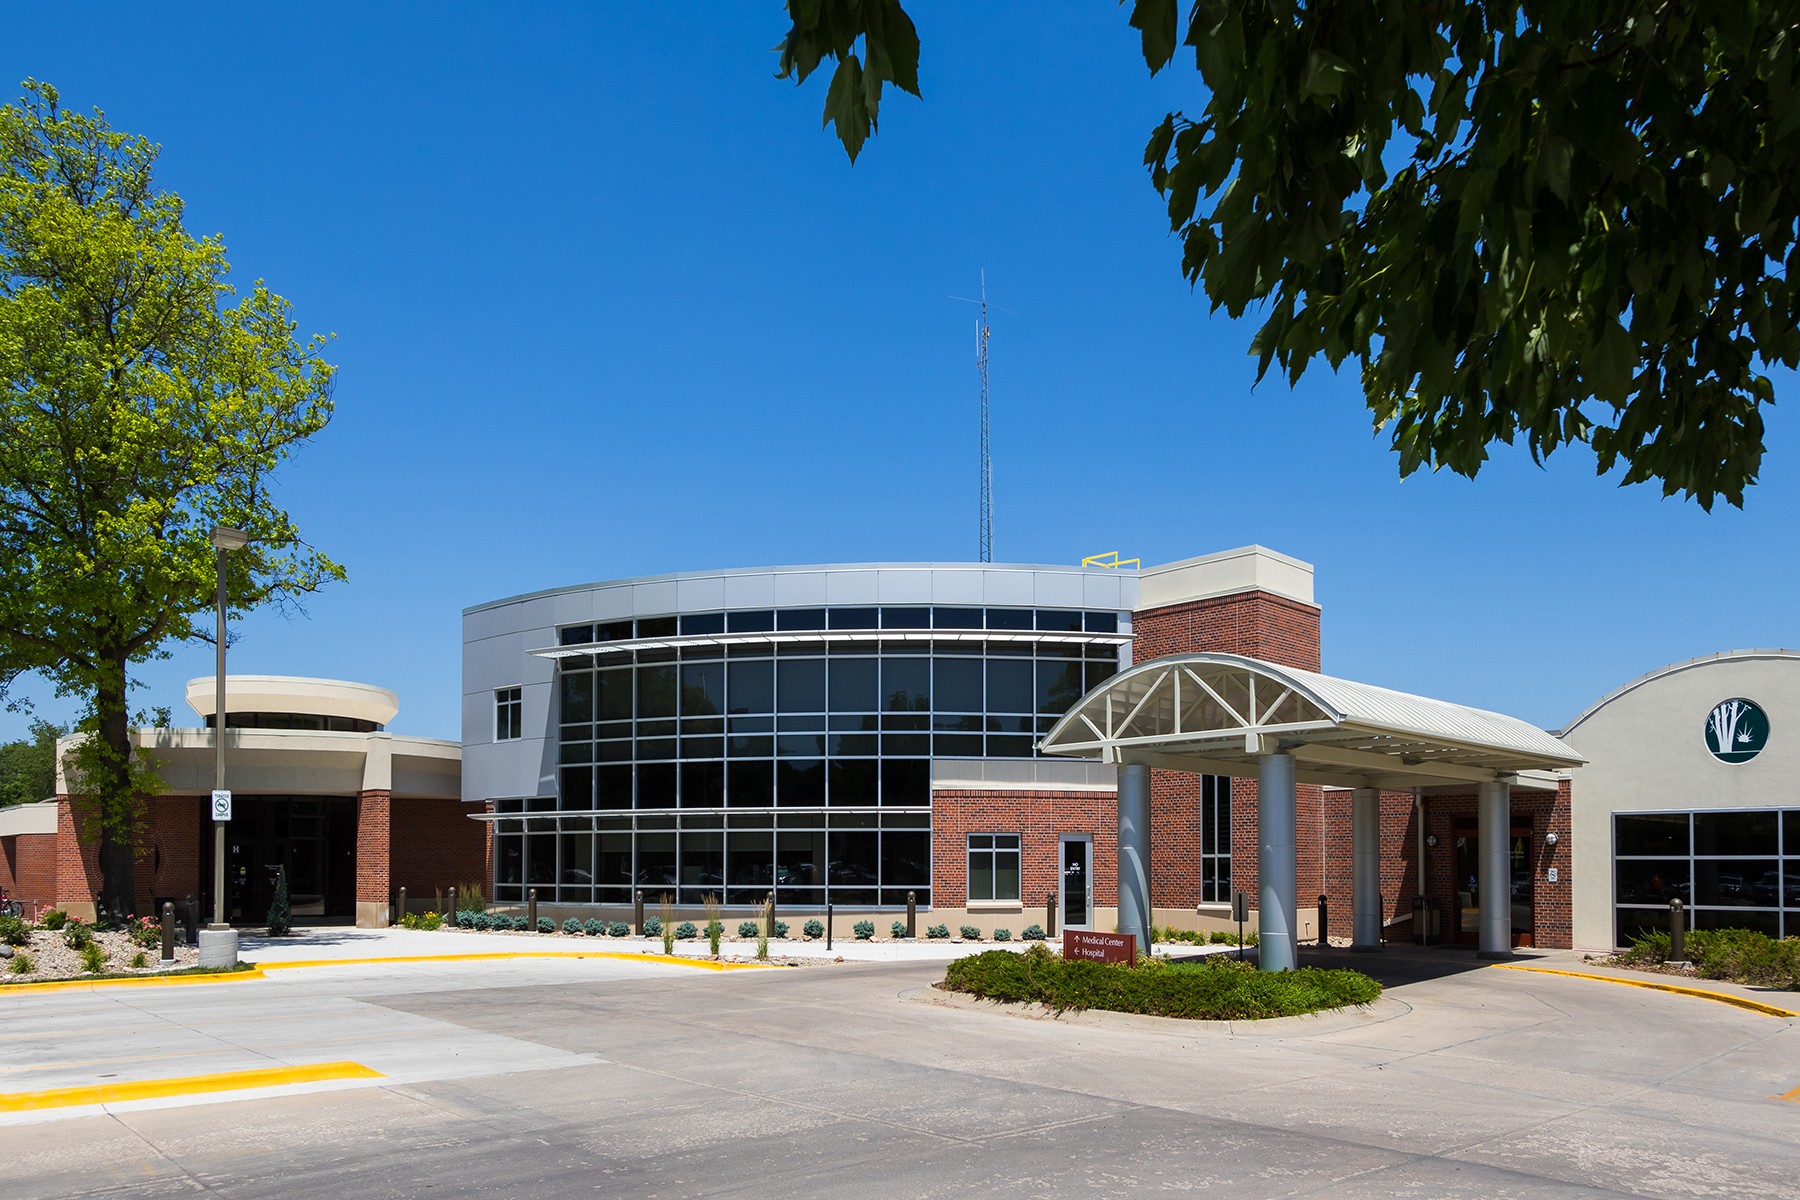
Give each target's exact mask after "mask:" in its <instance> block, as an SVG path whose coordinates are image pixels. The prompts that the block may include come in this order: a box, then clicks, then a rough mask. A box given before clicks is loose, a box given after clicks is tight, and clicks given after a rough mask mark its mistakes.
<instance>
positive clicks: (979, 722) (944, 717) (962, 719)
mask: <svg viewBox="0 0 1800 1200" xmlns="http://www.w3.org/2000/svg"><path fill="white" fill-rule="evenodd" d="M931 727H932V728H933V729H941V730H944V731H945V732H949V733H979V732H980V731H981V730H982V729H983V728H985V727H986V721H985V719H984V718H982V717H981V716H979V715H977V714H975V713H963V714H961V715H957V714H954V713H937V714H935V715H934V716H933V717H932V718H931Z"/></svg>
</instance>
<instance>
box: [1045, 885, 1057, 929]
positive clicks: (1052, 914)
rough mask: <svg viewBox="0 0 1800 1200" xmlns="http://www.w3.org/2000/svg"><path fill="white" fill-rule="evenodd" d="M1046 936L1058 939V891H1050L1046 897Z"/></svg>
mask: <svg viewBox="0 0 1800 1200" xmlns="http://www.w3.org/2000/svg"><path fill="white" fill-rule="evenodd" d="M1044 936H1045V937H1046V938H1049V939H1050V940H1052V941H1054V940H1055V939H1056V893H1055V892H1050V893H1048V894H1047V895H1045V897H1044Z"/></svg>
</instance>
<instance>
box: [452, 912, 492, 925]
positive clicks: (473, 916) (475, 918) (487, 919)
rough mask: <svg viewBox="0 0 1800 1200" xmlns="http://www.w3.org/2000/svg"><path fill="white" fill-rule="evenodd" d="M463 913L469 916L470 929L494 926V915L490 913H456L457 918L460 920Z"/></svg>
mask: <svg viewBox="0 0 1800 1200" xmlns="http://www.w3.org/2000/svg"><path fill="white" fill-rule="evenodd" d="M465 915H466V916H467V917H468V918H469V928H470V929H492V928H493V927H494V916H493V914H492V913H485V912H478V913H466V914H465V913H458V914H457V918H458V919H459V920H460V919H461V918H462V917H463V916H465Z"/></svg>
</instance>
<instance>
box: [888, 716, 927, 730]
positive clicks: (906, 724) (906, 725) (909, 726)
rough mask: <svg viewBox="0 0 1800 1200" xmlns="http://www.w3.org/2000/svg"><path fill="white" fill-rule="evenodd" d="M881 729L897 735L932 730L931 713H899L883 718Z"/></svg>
mask: <svg viewBox="0 0 1800 1200" xmlns="http://www.w3.org/2000/svg"><path fill="white" fill-rule="evenodd" d="M881 727H882V729H884V730H891V731H893V732H896V733H910V732H914V731H916V730H925V729H930V728H931V715H930V714H929V713H899V714H890V715H888V716H885V717H883V718H881Z"/></svg>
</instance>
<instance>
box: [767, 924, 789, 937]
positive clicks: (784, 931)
mask: <svg viewBox="0 0 1800 1200" xmlns="http://www.w3.org/2000/svg"><path fill="white" fill-rule="evenodd" d="M769 934H770V936H771V937H778V938H784V937H786V936H787V935H788V923H787V922H786V921H776V922H775V923H774V926H773V927H772V928H771V929H770V930H769Z"/></svg>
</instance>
